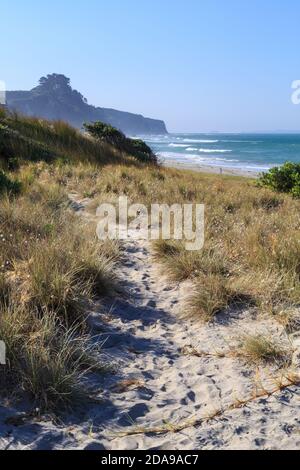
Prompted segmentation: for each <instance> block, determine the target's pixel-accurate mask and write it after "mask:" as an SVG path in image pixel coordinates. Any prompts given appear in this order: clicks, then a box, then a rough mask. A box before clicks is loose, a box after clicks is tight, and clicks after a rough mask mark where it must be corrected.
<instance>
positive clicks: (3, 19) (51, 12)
mask: <svg viewBox="0 0 300 470" xmlns="http://www.w3.org/2000/svg"><path fill="white" fill-rule="evenodd" d="M0 24H1V38H2V47H1V53H0V80H2V81H5V83H6V86H7V89H9V90H17V89H25V90H26V89H31V88H33V87H34V86H35V85H36V84H37V82H38V79H39V78H40V77H41V76H43V75H46V74H48V73H63V74H64V75H66V76H68V77H70V78H71V82H72V86H73V87H74V88H76V89H78V90H79V91H80V92H81V93H82V94H83V95H84V96H85V97H86V98H87V99H88V101H89V103H90V104H94V105H97V106H103V107H111V108H115V109H121V110H124V111H131V112H136V113H140V114H143V115H145V116H148V117H153V118H160V119H164V120H165V122H166V124H167V127H168V129H169V131H171V132H215V131H219V132H263V131H280V130H283V131H284V130H286V131H288V130H290V131H297V130H298V131H300V105H298V106H297V105H295V104H293V103H292V100H291V94H292V89H291V85H292V82H293V81H294V80H299V79H300V46H299V45H300V1H299V0H285V1H283V0H226V1H225V0H85V1H84V2H82V1H79V0H63V1H62V0H51V1H50V0H44V1H42V2H41V1H40V0H26V2H25V1H24V0H9V1H7V0H1V8H0Z"/></svg>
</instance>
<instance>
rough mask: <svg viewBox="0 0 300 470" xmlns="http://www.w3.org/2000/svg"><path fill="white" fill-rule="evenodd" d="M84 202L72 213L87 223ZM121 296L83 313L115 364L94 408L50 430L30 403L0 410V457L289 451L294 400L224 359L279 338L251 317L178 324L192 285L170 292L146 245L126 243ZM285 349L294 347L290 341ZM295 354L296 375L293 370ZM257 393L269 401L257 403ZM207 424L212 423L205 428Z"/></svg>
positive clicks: (94, 387) (294, 436)
mask: <svg viewBox="0 0 300 470" xmlns="http://www.w3.org/2000/svg"><path fill="white" fill-rule="evenodd" d="M85 204H86V201H83V202H80V203H79V204H77V209H79V210H80V212H81V213H82V215H85V216H86V217H87V218H91V216H90V215H89V214H88V213H87V212H86V211H85V209H84V207H85ZM119 275H120V277H121V279H122V284H123V289H124V293H125V294H126V295H123V296H121V297H119V298H117V299H115V300H113V301H112V300H111V299H108V300H107V301H106V302H105V304H104V305H103V304H102V305H100V304H95V306H94V309H93V311H92V312H91V319H90V321H91V324H92V326H93V332H94V335H96V337H95V340H96V341H100V342H103V341H104V346H103V353H104V354H106V355H107V356H108V357H109V358H110V360H111V361H112V362H113V363H115V364H116V365H117V371H116V373H115V374H113V375H111V374H109V375H107V376H98V375H93V376H92V377H91V378H90V381H89V383H88V384H87V386H88V387H90V389H91V391H93V393H94V395H95V396H96V397H98V398H99V400H98V401H97V402H94V403H86V404H84V405H82V406H81V408H80V409H79V410H76V412H74V414H72V415H68V416H64V417H62V418H61V420H56V421H53V420H51V419H50V417H49V418H47V417H46V418H44V419H43V420H42V421H40V420H37V419H33V418H32V417H31V416H30V415H29V414H28V409H29V408H28V404H22V405H19V406H18V409H17V408H9V407H4V406H2V407H1V408H0V416H1V421H0V423H1V424H0V436H1V437H0V447H1V448H2V449H4V448H5V449H90V450H92V449H95V450H97V449H98V450H101V449H108V450H111V449H115V450H118V449H119V450H120V449H122V450H137V449H147V450H149V449H164V450H173V449H181V450H182V449H185V450H189V449H191V450H192V449H261V450H262V449H289V448H291V449H294V448H296V447H298V446H299V445H300V432H299V431H300V418H299V413H298V409H299V392H298V390H297V388H296V387H293V386H292V387H287V388H284V389H283V390H282V391H279V392H277V393H273V392H274V391H275V390H276V378H277V377H278V371H276V369H275V368H274V369H271V368H270V367H258V368H253V367H251V366H250V365H249V364H247V363H246V362H245V361H243V360H241V359H239V358H237V357H234V355H232V354H231V351H232V348H234V345H235V344H236V340H237V336H238V335H239V333H241V332H245V331H249V332H265V331H267V332H268V333H270V332H272V334H273V336H277V337H280V338H281V339H282V340H283V341H287V338H286V335H285V333H284V331H283V329H282V328H281V327H280V326H279V325H278V324H275V323H273V322H272V321H271V320H270V319H268V318H257V317H256V314H255V312H254V311H250V310H241V311H240V310H230V311H227V312H224V314H222V315H220V316H219V317H218V319H217V321H216V322H215V323H214V324H209V325H203V324H201V323H199V322H198V321H197V319H189V318H187V317H185V316H183V313H184V312H185V301H186V299H187V298H188V296H189V295H190V293H191V289H192V287H191V284H190V283H189V282H185V283H182V284H173V283H170V282H169V281H168V280H167V279H166V278H165V277H164V276H163V275H162V274H161V270H160V266H159V265H158V264H157V263H155V262H154V261H153V259H152V256H151V245H150V243H148V242H144V241H136V240H128V242H125V243H124V257H123V261H122V263H121V264H120V267H119ZM292 340H293V346H294V347H297V344H298V345H300V339H299V338H298V337H297V336H294V337H293V338H292ZM297 357H298V356H297V355H294V366H295V367H297V366H298V364H297ZM262 389H264V390H265V391H266V390H267V391H269V392H270V396H267V394H264V393H263V391H262ZM209 418H211V419H209Z"/></svg>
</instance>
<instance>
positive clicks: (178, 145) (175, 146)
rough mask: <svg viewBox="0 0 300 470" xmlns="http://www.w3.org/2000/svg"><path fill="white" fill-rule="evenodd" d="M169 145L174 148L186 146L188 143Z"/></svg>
mask: <svg viewBox="0 0 300 470" xmlns="http://www.w3.org/2000/svg"><path fill="white" fill-rule="evenodd" d="M169 147H174V148H184V149H185V148H186V147H188V145H186V144H169Z"/></svg>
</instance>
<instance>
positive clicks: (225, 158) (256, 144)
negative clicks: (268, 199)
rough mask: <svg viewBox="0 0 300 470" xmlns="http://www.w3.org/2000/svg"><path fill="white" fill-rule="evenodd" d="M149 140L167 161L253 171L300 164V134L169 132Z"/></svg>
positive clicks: (147, 140)
mask: <svg viewBox="0 0 300 470" xmlns="http://www.w3.org/2000/svg"><path fill="white" fill-rule="evenodd" d="M145 140H146V142H147V143H148V145H150V147H151V148H152V149H153V150H154V151H155V152H156V153H157V154H158V155H159V156H160V157H161V158H162V159H163V160H165V161H166V162H167V161H168V160H176V161H178V162H179V163H187V164H203V165H211V166H217V167H226V168H239V169H246V170H253V171H264V170H267V169H269V168H271V167H272V166H277V165H282V164H283V163H284V162H285V161H292V162H299V163H300V134H169V135H168V136H153V137H149V136H148V137H146V138H145Z"/></svg>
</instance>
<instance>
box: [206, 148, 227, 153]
mask: <svg viewBox="0 0 300 470" xmlns="http://www.w3.org/2000/svg"><path fill="white" fill-rule="evenodd" d="M198 152H200V153H231V152H232V150H224V149H198Z"/></svg>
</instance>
